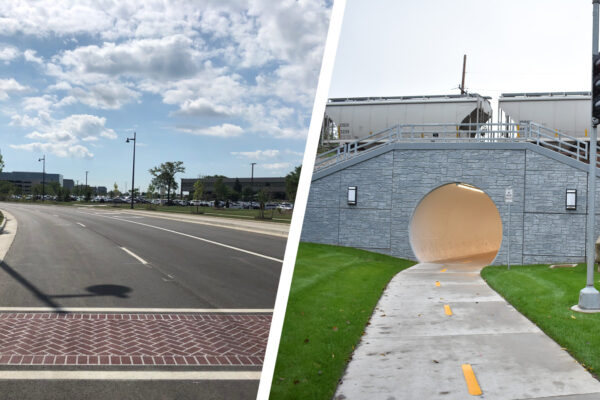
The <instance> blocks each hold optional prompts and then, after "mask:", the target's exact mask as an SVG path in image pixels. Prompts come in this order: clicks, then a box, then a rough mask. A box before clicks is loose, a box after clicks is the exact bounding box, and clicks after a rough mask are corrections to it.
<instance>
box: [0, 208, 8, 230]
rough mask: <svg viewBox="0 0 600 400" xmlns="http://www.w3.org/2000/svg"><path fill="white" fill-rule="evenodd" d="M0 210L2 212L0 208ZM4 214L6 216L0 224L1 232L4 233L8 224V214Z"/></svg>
mask: <svg viewBox="0 0 600 400" xmlns="http://www.w3.org/2000/svg"><path fill="white" fill-rule="evenodd" d="M0 212H2V211H1V210H0ZM2 215H3V216H4V218H2V223H1V224H0V234H2V232H4V227H5V226H6V220H7V218H6V215H4V213H2Z"/></svg>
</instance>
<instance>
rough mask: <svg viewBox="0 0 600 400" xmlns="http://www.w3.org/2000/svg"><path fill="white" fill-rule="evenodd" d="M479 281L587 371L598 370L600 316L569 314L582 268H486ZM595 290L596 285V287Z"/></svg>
mask: <svg viewBox="0 0 600 400" xmlns="http://www.w3.org/2000/svg"><path fill="white" fill-rule="evenodd" d="M481 276H482V277H483V279H485V280H486V281H487V283H488V284H489V285H490V286H491V287H492V288H493V289H494V290H495V291H497V292H498V293H499V294H500V295H502V296H503V297H504V298H505V299H506V300H507V301H508V302H509V303H510V304H512V305H513V306H514V307H515V308H516V309H517V310H519V312H521V314H523V315H525V316H526V317H527V318H529V319H530V320H531V321H532V322H533V323H535V324H536V325H537V326H538V327H540V329H542V330H543V331H544V332H545V333H546V334H547V335H548V336H550V337H551V338H552V339H553V340H554V341H555V342H557V343H558V344H559V345H560V346H561V347H562V348H564V349H565V350H567V351H568V352H569V353H570V354H571V355H572V356H573V357H574V358H575V359H576V360H577V361H579V362H580V363H581V364H582V365H583V366H584V367H585V368H586V369H588V371H590V372H592V373H594V374H595V373H596V372H598V371H600V335H599V334H598V332H600V314H583V313H578V312H574V311H571V307H572V306H573V305H575V304H577V303H578V301H579V291H580V290H581V289H583V288H584V287H585V283H586V266H585V264H579V265H577V266H576V267H574V268H555V269H550V268H548V265H528V266H511V269H510V271H508V270H507V269H506V267H486V268H484V269H483V271H482V272H481ZM596 287H598V284H596Z"/></svg>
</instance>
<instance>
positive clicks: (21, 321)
mask: <svg viewBox="0 0 600 400" xmlns="http://www.w3.org/2000/svg"><path fill="white" fill-rule="evenodd" d="M270 323H271V316H270V315H253V314H243V315H238V314H127V313H124V314H102V313H67V314H62V313H0V365H17V364H18V365H123V366H139V365H166V366H173V365H175V366H176V365H205V366H206V365H208V366H210V365H230V366H231V365H233V366H250V365H252V366H254V365H259V366H260V365H262V363H263V360H264V354H265V348H266V344H267V338H268V335H269V325H270Z"/></svg>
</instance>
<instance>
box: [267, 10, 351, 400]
mask: <svg viewBox="0 0 600 400" xmlns="http://www.w3.org/2000/svg"><path fill="white" fill-rule="evenodd" d="M345 7H346V0H335V1H334V2H333V7H332V10H331V18H330V20H329V29H328V32H327V40H326V41H325V49H324V50H323V61H322V63H321V71H320V72H319V81H318V83H317V90H316V93H315V102H314V104H313V109H312V115H311V119H310V125H309V127H308V137H307V140H306V147H305V149H304V159H303V161H302V172H301V173H300V181H299V183H298V191H297V194H296V202H295V203H294V214H293V215H292V222H291V224H290V231H289V235H288V241H287V244H286V249H285V257H284V258H285V262H284V263H283V265H282V267H281V275H280V277H279V286H278V288H277V297H276V299H275V311H274V313H273V319H272V321H271V329H270V331H269V340H268V342H267V349H266V351H265V361H264V363H263V369H262V371H263V375H262V378H261V380H260V383H259V385H258V393H257V395H256V399H257V400H267V399H268V398H269V394H270V392H271V384H272V381H273V373H274V371H275V361H276V359H277V352H278V350H279V342H280V339H281V331H282V329H283V320H284V318H285V310H286V307H287V303H288V298H289V294H290V286H291V284H292V275H293V274H294V265H295V263H296V255H297V253H298V244H299V242H300V233H301V232H302V223H303V222H304V213H305V211H306V203H307V201H308V191H309V189H310V183H311V178H312V174H313V170H314V166H315V157H316V155H317V146H318V144H319V132H320V130H321V125H322V123H323V114H324V113H325V103H326V102H327V94H328V92H329V87H330V84H331V76H332V75H333V66H334V64H335V55H336V50H337V47H338V42H339V38H340V32H341V28H342V21H343V18H344V10H345Z"/></svg>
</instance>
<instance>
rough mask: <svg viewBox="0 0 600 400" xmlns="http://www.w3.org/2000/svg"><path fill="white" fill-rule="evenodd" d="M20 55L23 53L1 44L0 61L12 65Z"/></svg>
mask: <svg viewBox="0 0 600 400" xmlns="http://www.w3.org/2000/svg"><path fill="white" fill-rule="evenodd" d="M20 54H21V52H20V51H19V49H17V48H16V47H15V46H11V45H8V44H1V43H0V61H4V63H5V64H8V63H10V62H11V61H12V60H14V59H15V58H17V57H19V55H20Z"/></svg>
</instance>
